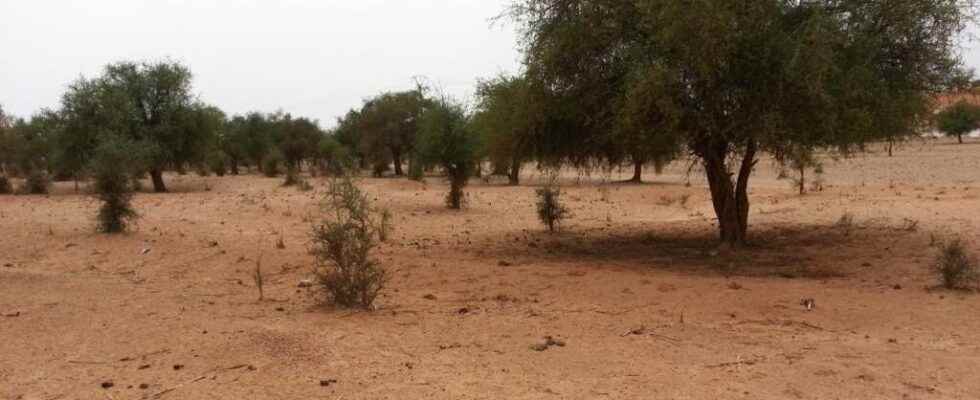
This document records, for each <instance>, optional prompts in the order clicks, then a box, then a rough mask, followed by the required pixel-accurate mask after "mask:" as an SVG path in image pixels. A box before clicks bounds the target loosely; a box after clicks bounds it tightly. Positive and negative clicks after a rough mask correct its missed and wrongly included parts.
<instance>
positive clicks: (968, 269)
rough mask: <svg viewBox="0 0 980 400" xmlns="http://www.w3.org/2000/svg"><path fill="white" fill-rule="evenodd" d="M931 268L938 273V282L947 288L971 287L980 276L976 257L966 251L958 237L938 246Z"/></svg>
mask: <svg viewBox="0 0 980 400" xmlns="http://www.w3.org/2000/svg"><path fill="white" fill-rule="evenodd" d="M933 269H934V270H935V271H936V273H937V274H938V275H939V282H940V284H942V286H943V287H945V288H947V289H968V288H971V287H973V286H974V285H975V284H976V283H977V279H978V277H980V274H978V266H977V260H976V257H974V256H973V255H972V254H970V253H969V252H968V251H967V249H966V246H964V244H963V241H961V240H960V239H953V240H951V241H949V242H948V243H945V244H942V245H940V246H939V254H937V255H936V261H935V264H933Z"/></svg>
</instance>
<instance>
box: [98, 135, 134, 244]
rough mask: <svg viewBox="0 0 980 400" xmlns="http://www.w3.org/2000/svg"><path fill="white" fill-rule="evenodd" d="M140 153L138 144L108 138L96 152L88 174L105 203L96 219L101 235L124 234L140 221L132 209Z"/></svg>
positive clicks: (99, 197) (123, 139)
mask: <svg viewBox="0 0 980 400" xmlns="http://www.w3.org/2000/svg"><path fill="white" fill-rule="evenodd" d="M140 153H141V151H140V150H139V148H138V145H137V144H135V143H134V142H132V141H129V140H128V139H125V138H121V137H110V138H107V139H105V140H103V141H102V143H101V144H100V145H99V147H97V148H96V149H95V152H94V153H93V157H92V160H91V163H90V165H89V170H90V173H91V175H92V178H94V180H95V182H94V186H93V191H94V195H95V197H96V198H97V199H99V200H100V201H102V206H101V207H99V213H98V215H97V216H96V221H97V222H98V230H99V232H103V233H110V234H111V233H121V232H124V231H126V228H127V226H129V224H131V223H132V221H134V220H136V219H137V218H138V217H139V215H138V214H137V213H136V210H134V209H133V206H132V197H133V187H132V185H131V178H132V175H133V171H135V170H137V169H139V168H140V166H141V160H140V157H139V154H140Z"/></svg>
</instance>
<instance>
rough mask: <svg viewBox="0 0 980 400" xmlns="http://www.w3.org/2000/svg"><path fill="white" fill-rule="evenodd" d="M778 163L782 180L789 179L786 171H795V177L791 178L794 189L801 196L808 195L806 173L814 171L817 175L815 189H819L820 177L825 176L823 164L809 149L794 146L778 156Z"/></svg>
mask: <svg viewBox="0 0 980 400" xmlns="http://www.w3.org/2000/svg"><path fill="white" fill-rule="evenodd" d="M776 162H777V163H778V164H779V166H780V168H781V170H780V173H779V176H780V178H784V177H789V176H788V174H787V172H786V169H789V170H791V171H793V174H794V176H792V177H790V179H791V180H792V182H793V187H794V188H796V189H798V190H799V192H800V194H801V195H802V194H806V182H807V181H806V172H807V171H810V170H812V171H813V172H814V174H816V175H817V179H816V180H814V181H813V183H814V185H815V187H817V188H819V185H820V175H821V174H823V163H821V162H820V160H819V159H817V157H816V155H814V150H813V149H812V148H808V147H801V146H793V147H790V148H788V149H785V150H784V151H783V152H781V153H777V154H776Z"/></svg>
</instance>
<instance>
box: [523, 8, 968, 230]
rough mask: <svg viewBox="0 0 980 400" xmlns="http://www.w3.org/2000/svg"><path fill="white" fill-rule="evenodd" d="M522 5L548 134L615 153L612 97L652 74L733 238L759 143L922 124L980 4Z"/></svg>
mask: <svg viewBox="0 0 980 400" xmlns="http://www.w3.org/2000/svg"><path fill="white" fill-rule="evenodd" d="M512 11H513V12H512V15H513V16H514V18H515V19H516V20H517V21H518V22H519V23H520V24H521V26H522V29H523V39H524V40H523V44H524V46H523V47H524V53H525V58H526V59H525V63H526V64H527V70H528V71H527V74H528V78H529V79H530V80H531V82H532V83H533V84H535V85H537V86H538V87H540V88H542V90H544V91H546V92H548V93H550V95H551V96H552V97H554V98H555V99H556V100H555V101H554V102H553V103H552V106H550V107H551V108H550V110H548V111H547V114H550V115H549V116H548V117H547V120H548V121H551V122H549V124H548V125H545V126H547V127H548V129H545V130H544V131H543V132H544V133H543V134H541V135H538V139H539V140H538V142H539V143H538V145H537V146H536V147H537V148H539V149H542V150H543V151H544V152H545V154H546V155H549V156H551V157H554V158H561V159H564V160H570V161H573V162H574V161H581V160H583V159H588V158H589V157H594V156H595V155H596V154H597V153H598V154H601V153H602V152H603V151H604V149H606V148H610V149H612V151H615V150H616V148H617V146H615V142H617V141H621V140H619V139H616V138H615V133H613V132H615V130H611V129H606V128H607V125H608V124H607V122H606V121H609V120H611V118H610V117H608V108H606V107H603V106H602V104H607V103H609V101H608V100H609V99H617V98H619V99H623V98H624V97H623V94H626V93H631V92H634V91H635V90H637V88H639V87H642V86H647V87H649V88H651V89H650V90H646V91H645V92H644V93H645V96H644V99H643V100H642V102H640V103H639V104H640V105H641V107H639V108H638V109H637V111H642V112H643V114H644V115H646V116H647V117H648V118H647V119H648V122H647V124H649V126H648V128H649V129H648V131H649V132H659V133H662V134H666V135H677V140H678V141H679V142H680V143H683V144H684V146H685V148H686V149H687V151H689V152H690V153H691V154H692V155H693V156H695V157H697V158H699V159H700V161H701V163H702V165H703V167H704V171H705V174H706V177H707V181H708V184H709V190H710V193H711V199H712V204H713V206H714V210H715V214H716V216H717V219H718V231H719V236H720V239H721V241H722V242H723V243H725V244H727V245H729V246H739V245H742V244H744V243H745V241H746V238H747V231H748V215H749V195H748V188H749V181H750V177H751V175H752V172H753V170H754V167H755V165H756V163H757V162H758V159H759V155H760V154H761V153H763V152H769V153H779V152H781V151H782V150H783V149H785V148H787V147H789V146H802V147H804V148H830V147H834V148H837V149H839V150H841V151H842V152H843V153H845V154H846V153H848V152H850V151H854V150H860V149H861V148H862V145H864V144H865V143H868V142H872V141H876V140H885V139H887V138H889V137H894V136H893V135H899V134H900V135H911V134H914V133H916V132H917V131H918V130H919V129H920V128H921V127H922V126H923V125H924V122H925V121H927V120H928V118H929V110H930V107H931V99H932V98H933V95H935V94H936V93H939V92H940V91H941V90H943V89H944V88H945V87H946V86H947V85H948V83H949V82H948V81H949V78H950V76H951V75H952V73H953V72H954V71H955V70H956V67H957V64H958V61H957V59H956V57H955V50H956V48H955V40H956V38H957V37H958V34H959V33H960V32H961V31H962V30H963V29H964V27H965V25H966V23H967V21H968V19H969V17H970V15H971V14H972V13H973V12H974V10H973V6H972V3H971V2H970V1H967V0H908V1H902V2H892V1H887V2H886V1H867V0H822V1H821V0H814V1H785V0H751V1H741V2H732V1H728V0H700V1H667V0H631V1H622V0H521V1H518V2H517V3H515V5H514V6H513V8H512ZM562 125H563V126H564V128H565V129H558V128H557V127H556V126H562ZM644 141H646V140H644ZM610 143H612V145H611V146H610Z"/></svg>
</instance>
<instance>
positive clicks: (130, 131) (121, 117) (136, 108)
mask: <svg viewBox="0 0 980 400" xmlns="http://www.w3.org/2000/svg"><path fill="white" fill-rule="evenodd" d="M191 79H192V75H191V72H190V69H188V68H187V67H186V66H184V65H182V64H180V63H178V62H174V61H160V62H131V61H124V62H118V63H114V64H109V65H107V66H106V67H105V69H104V70H103V72H102V74H101V75H100V76H99V77H97V78H95V79H91V80H88V79H85V78H82V79H79V80H78V81H76V82H75V83H74V84H72V85H71V86H69V88H68V91H67V92H66V93H65V96H64V97H63V99H62V112H61V115H62V117H63V118H62V119H63V123H64V133H63V135H62V136H61V137H60V140H58V148H59V150H58V152H57V154H58V155H59V158H60V159H61V162H62V163H63V164H64V165H65V168H67V169H70V170H71V169H77V168H80V167H81V166H83V165H85V164H86V162H87V160H88V158H89V157H91V156H92V153H93V151H94V149H95V148H96V147H97V146H98V141H99V138H101V137H107V136H113V135H118V136H123V137H124V138H126V139H128V140H129V141H131V142H133V143H138V144H139V147H140V148H141V151H142V153H143V154H145V161H146V165H147V169H148V170H149V172H150V174H151V176H152V178H153V186H154V190H156V191H157V192H165V191H166V190H167V188H166V184H165V183H164V181H163V175H162V172H163V170H164V169H165V168H166V167H168V166H178V167H179V166H182V165H184V164H186V163H189V162H192V161H200V160H201V159H202V158H203V156H204V155H205V154H206V153H205V152H206V150H207V144H208V143H211V142H212V140H213V139H212V136H213V135H215V134H216V132H215V131H216V130H217V129H218V128H219V127H220V125H222V123H223V122H222V121H223V118H224V115H223V114H222V113H221V112H220V110H217V109H216V108H214V107H208V106H206V105H203V104H200V103H197V102H195V101H194V99H193V94H192V86H191Z"/></svg>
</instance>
